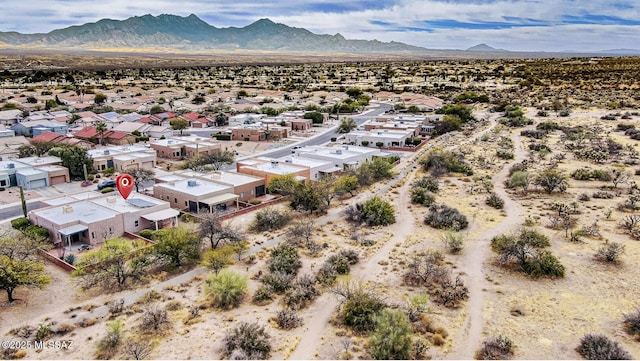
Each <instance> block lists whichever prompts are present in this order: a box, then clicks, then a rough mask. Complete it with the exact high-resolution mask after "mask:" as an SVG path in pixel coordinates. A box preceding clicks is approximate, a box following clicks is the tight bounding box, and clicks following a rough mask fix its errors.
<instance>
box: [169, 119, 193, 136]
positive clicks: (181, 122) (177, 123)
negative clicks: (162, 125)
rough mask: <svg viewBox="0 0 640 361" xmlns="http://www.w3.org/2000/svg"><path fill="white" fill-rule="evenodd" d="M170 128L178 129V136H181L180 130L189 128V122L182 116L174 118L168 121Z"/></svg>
mask: <svg viewBox="0 0 640 361" xmlns="http://www.w3.org/2000/svg"><path fill="white" fill-rule="evenodd" d="M170 124H171V128H172V129H173V130H179V131H180V136H182V131H184V130H185V129H187V128H189V122H188V121H186V120H185V119H182V118H176V119H174V120H172V121H171V122H170Z"/></svg>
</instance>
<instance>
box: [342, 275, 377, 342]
mask: <svg viewBox="0 0 640 361" xmlns="http://www.w3.org/2000/svg"><path fill="white" fill-rule="evenodd" d="M332 292H333V293H335V294H336V295H338V296H340V297H342V298H343V299H344V302H343V303H342V307H341V308H340V313H339V317H340V320H341V321H342V323H343V324H344V325H345V326H347V327H349V328H350V329H352V330H353V331H354V332H356V333H359V334H363V333H367V332H371V331H373V330H374V329H375V328H376V326H377V322H376V317H377V316H378V314H379V313H380V312H381V311H382V310H383V309H384V307H385V304H384V302H382V300H380V298H378V296H377V295H375V294H374V293H372V292H370V291H367V290H366V289H364V288H363V287H362V286H361V285H356V286H355V287H354V286H352V285H349V284H346V285H339V286H338V287H336V288H334V289H333V290H332Z"/></svg>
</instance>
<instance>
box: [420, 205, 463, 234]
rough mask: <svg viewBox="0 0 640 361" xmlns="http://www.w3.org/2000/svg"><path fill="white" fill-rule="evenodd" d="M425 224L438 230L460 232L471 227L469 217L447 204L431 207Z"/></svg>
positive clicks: (425, 218)
mask: <svg viewBox="0 0 640 361" xmlns="http://www.w3.org/2000/svg"><path fill="white" fill-rule="evenodd" d="M424 223H425V224H426V225H428V226H431V227H433V228H437V229H450V230H453V231H460V230H463V229H465V228H467V226H468V225H469V221H468V220H467V216H465V215H464V214H462V213H460V211H458V210H457V209H455V208H453V207H449V206H448V205H446V204H437V203H434V204H432V205H431V206H430V207H429V213H427V215H426V216H425V217H424Z"/></svg>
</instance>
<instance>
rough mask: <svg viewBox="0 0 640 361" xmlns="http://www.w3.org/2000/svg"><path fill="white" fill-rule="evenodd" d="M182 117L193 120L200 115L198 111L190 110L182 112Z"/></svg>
mask: <svg viewBox="0 0 640 361" xmlns="http://www.w3.org/2000/svg"><path fill="white" fill-rule="evenodd" d="M182 117H183V118H185V119H187V120H191V121H194V120H198V118H200V117H201V115H200V113H198V112H191V113H185V114H182Z"/></svg>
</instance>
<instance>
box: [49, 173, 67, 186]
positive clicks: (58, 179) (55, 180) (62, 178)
mask: <svg viewBox="0 0 640 361" xmlns="http://www.w3.org/2000/svg"><path fill="white" fill-rule="evenodd" d="M66 181H67V177H65V176H63V175H59V176H57V177H51V185H55V184H60V183H65V182H66Z"/></svg>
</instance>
